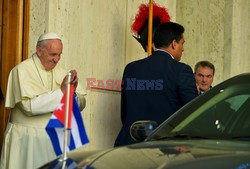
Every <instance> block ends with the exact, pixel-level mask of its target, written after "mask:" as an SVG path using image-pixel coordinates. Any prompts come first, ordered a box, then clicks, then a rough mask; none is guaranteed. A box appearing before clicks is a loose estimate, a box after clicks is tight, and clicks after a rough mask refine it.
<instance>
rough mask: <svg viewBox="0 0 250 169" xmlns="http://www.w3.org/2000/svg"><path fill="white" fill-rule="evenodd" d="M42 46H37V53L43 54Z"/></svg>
mask: <svg viewBox="0 0 250 169" xmlns="http://www.w3.org/2000/svg"><path fill="white" fill-rule="evenodd" d="M41 52H42V48H41V46H36V54H37V56H41Z"/></svg>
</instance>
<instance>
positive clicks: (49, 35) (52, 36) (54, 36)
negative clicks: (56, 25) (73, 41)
mask: <svg viewBox="0 0 250 169" xmlns="http://www.w3.org/2000/svg"><path fill="white" fill-rule="evenodd" d="M49 39H59V40H61V38H60V36H58V35H57V34H56V33H54V32H48V33H44V34H42V35H41V36H40V37H39V38H38V41H37V42H40V41H43V40H49Z"/></svg>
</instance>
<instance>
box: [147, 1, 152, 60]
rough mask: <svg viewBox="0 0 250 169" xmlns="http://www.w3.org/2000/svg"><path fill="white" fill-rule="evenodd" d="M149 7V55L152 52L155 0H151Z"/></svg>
mask: <svg viewBox="0 0 250 169" xmlns="http://www.w3.org/2000/svg"><path fill="white" fill-rule="evenodd" d="M148 6H149V8H148V10H149V11H148V48H147V50H148V56H150V55H151V54H152V32H153V0H149V5H148Z"/></svg>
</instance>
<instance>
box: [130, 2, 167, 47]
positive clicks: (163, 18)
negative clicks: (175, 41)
mask: <svg viewBox="0 0 250 169" xmlns="http://www.w3.org/2000/svg"><path fill="white" fill-rule="evenodd" d="M148 16H149V5H148V4H141V5H140V6H139V11H138V12H137V14H136V16H135V19H134V22H133V24H132V25H131V30H132V31H133V33H134V35H133V37H134V38H135V39H136V40H137V41H138V42H139V43H140V44H141V45H142V47H143V49H144V50H145V52H146V51H147V43H148ZM169 21H170V16H169V14H168V11H167V9H166V8H165V7H161V6H159V5H157V4H155V3H153V29H152V30H153V32H152V37H154V32H155V30H156V29H157V27H158V26H159V25H160V24H162V23H165V22H169Z"/></svg>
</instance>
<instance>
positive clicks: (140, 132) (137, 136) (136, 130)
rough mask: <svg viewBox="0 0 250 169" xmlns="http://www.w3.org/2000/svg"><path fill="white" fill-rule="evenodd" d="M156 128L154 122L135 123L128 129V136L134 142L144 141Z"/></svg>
mask: <svg viewBox="0 0 250 169" xmlns="http://www.w3.org/2000/svg"><path fill="white" fill-rule="evenodd" d="M157 126H158V124H157V122H155V121H150V120H145V121H136V122H134V123H133V124H132V125H131V127H130V136H131V137H132V138H133V139H134V140H135V141H144V140H145V139H146V138H147V137H148V135H149V134H150V133H151V132H152V131H153V130H154V129H155V128H156V127H157Z"/></svg>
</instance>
